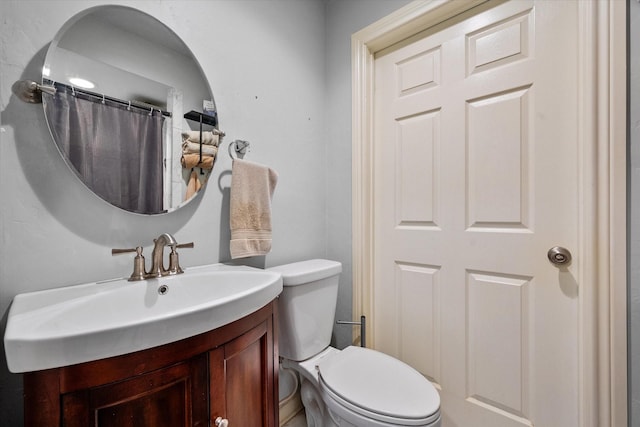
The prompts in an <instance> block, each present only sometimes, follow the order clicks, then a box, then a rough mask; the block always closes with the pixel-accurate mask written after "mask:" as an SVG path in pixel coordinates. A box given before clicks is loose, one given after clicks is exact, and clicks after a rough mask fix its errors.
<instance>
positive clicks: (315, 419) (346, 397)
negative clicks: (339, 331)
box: [269, 259, 441, 427]
mask: <svg viewBox="0 0 640 427" xmlns="http://www.w3.org/2000/svg"><path fill="white" fill-rule="evenodd" d="M269 270H272V271H277V272H279V273H281V274H282V281H283V285H284V288H283V291H282V294H281V295H280V298H279V303H278V305H279V307H278V308H279V310H278V311H279V316H280V319H279V323H280V335H279V337H278V339H279V349H280V357H281V358H282V365H283V368H289V369H294V370H295V371H297V372H298V373H299V374H300V379H301V388H300V394H301V398H302V403H303V405H304V407H305V412H306V414H307V425H308V427H333V426H354V427H365V426H387V427H389V426H422V427H425V426H429V427H440V424H441V420H440V396H439V394H438V392H437V391H436V389H435V387H434V386H433V385H432V384H431V383H430V382H429V381H428V380H427V379H426V378H424V377H423V376H422V375H421V374H420V373H419V372H418V371H416V370H415V369H413V368H411V367H410V366H409V365H407V364H405V363H403V362H401V361H399V360H397V359H394V358H393V357H391V356H388V355H386V354H383V353H380V352H378V351H375V350H370V349H366V348H361V347H347V348H345V349H344V350H342V351H340V350H338V349H335V348H333V347H330V346H329V343H330V341H331V332H332V329H333V321H334V316H335V308H336V301H337V295H338V277H339V275H340V272H341V271H342V265H341V264H340V263H338V262H335V261H327V260H322V259H315V260H310V261H302V262H297V263H293V264H287V265H281V266H278V267H273V268H270V269H269Z"/></svg>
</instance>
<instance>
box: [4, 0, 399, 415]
mask: <svg viewBox="0 0 640 427" xmlns="http://www.w3.org/2000/svg"><path fill="white" fill-rule="evenodd" d="M106 3H107V2H105V1H102V0H100V1H98V0H93V1H83V2H79V1H74V0H56V1H46V0H38V1H35V0H34V1H12V0H2V1H0V16H2V17H3V19H2V21H1V23H0V25H1V27H0V195H1V196H2V202H1V203H0V316H1V317H0V319H1V320H0V330H2V331H4V327H5V324H6V317H7V312H8V308H9V305H10V303H11V300H12V299H13V297H14V296H15V295H16V294H18V293H23V292H29V291H35V290H41V289H48V288H53V287H60V286H65V285H72V284H77V283H83V282H91V281H96V280H102V279H106V278H112V277H123V276H128V275H129V274H130V272H131V267H132V259H131V258H132V257H130V256H118V257H112V256H111V254H110V249H111V248H115V247H133V246H136V245H143V246H144V247H145V253H146V254H150V250H151V247H150V246H151V243H152V239H153V238H154V237H156V236H157V235H159V234H160V233H162V232H169V233H172V234H173V235H174V236H175V237H176V238H177V239H178V241H180V242H189V241H194V242H195V244H196V247H195V248H194V249H193V250H183V251H182V255H181V261H182V264H183V265H184V266H187V267H188V266H193V265H199V264H207V263H215V262H224V261H227V260H228V259H229V249H228V246H229V244H228V240H229V231H228V213H227V212H228V198H229V190H228V188H229V184H230V175H229V172H230V166H231V161H230V159H229V157H228V156H227V155H226V147H223V149H222V150H221V151H222V152H223V154H222V155H221V156H220V158H219V160H218V163H217V164H216V167H215V170H214V174H213V176H212V178H211V180H210V182H209V185H208V186H207V188H206V190H205V191H204V194H202V195H201V196H198V198H197V199H196V200H195V201H194V202H192V203H189V204H188V205H187V206H186V207H184V208H183V209H181V210H179V211H178V212H173V213H170V214H167V215H162V216H153V217H146V216H140V215H136V214H131V213H127V212H124V211H121V210H119V209H117V208H114V207H111V206H109V205H107V204H105V202H103V201H102V200H101V199H99V198H97V197H96V196H94V195H93V194H92V193H90V192H89V190H87V189H86V188H85V187H84V186H83V185H82V184H81V183H80V182H79V181H78V179H77V178H76V177H75V175H74V174H73V173H72V172H70V171H69V170H68V169H67V167H66V165H65V164H64V162H63V161H62V159H61V157H60V156H59V154H58V152H57V151H56V148H55V147H54V145H53V143H52V142H51V139H50V135H49V131H48V129H47V127H46V124H45V120H44V115H43V112H42V106H40V105H29V104H26V103H23V102H22V101H20V100H18V99H17V98H16V97H15V96H13V95H12V93H11V85H12V84H13V83H14V82H15V81H17V80H20V79H33V80H39V76H40V75H41V68H42V64H43V62H44V55H45V53H46V49H47V47H48V44H49V42H50V41H51V40H52V38H53V37H54V36H55V34H56V32H57V30H58V29H59V28H60V27H61V26H62V25H63V24H64V23H65V22H66V21H67V20H68V19H69V18H71V17H72V16H73V15H74V14H76V13H78V12H80V11H82V10H84V9H86V8H88V7H91V6H95V5H100V4H106ZM109 3H116V4H123V5H129V6H132V7H135V8H138V9H140V10H142V11H144V12H147V13H149V14H152V15H154V16H155V17H156V18H158V19H159V20H160V21H162V22H163V23H165V24H166V25H167V26H169V27H170V28H171V29H172V30H173V31H175V32H176V33H177V34H178V35H179V36H180V37H181V38H182V39H183V40H184V42H185V43H186V44H187V46H189V47H190V48H191V50H192V51H193V53H194V54H195V55H196V57H197V58H198V59H199V61H200V65H201V66H202V68H203V70H204V73H205V75H206V76H207V78H208V79H209V81H210V84H211V89H212V90H213V93H214V94H215V97H216V102H217V105H218V109H219V112H220V121H221V128H222V129H223V130H224V131H225V132H226V133H227V142H229V141H232V140H234V139H237V138H239V139H246V140H249V141H251V143H252V146H251V152H250V153H249V155H248V157H247V159H251V160H253V161H256V162H260V163H263V164H267V165H269V166H271V167H273V168H274V169H276V170H277V171H278V172H279V174H280V180H279V183H278V187H277V189H276V193H275V196H274V201H273V211H274V224H273V229H274V230H273V250H272V252H271V253H270V254H269V255H268V256H267V257H265V258H264V259H263V258H260V259H254V260H251V263H252V264H253V265H258V266H271V265H276V264H280V263H285V262H290V261H296V260H301V259H306V258H311V257H328V258H332V259H336V260H338V261H341V262H343V263H344V266H345V269H344V273H343V275H342V286H341V291H340V302H339V311H338V316H339V317H340V318H349V317H351V279H350V278H351V214H350V212H351V151H350V141H351V119H350V117H351V112H350V110H351V107H350V105H351V77H350V47H349V46H350V34H351V33H352V32H355V31H357V30H359V29H360V28H362V27H364V26H366V25H368V24H369V23H371V22H373V21H375V20H377V19H378V18H380V17H382V16H384V15H386V14H387V13H389V12H390V11H392V10H394V9H397V8H399V7H401V6H403V5H404V4H406V3H407V1H406V0H340V1H337V0H335V1H322V0H306V1H301V0H269V1H267V0H218V1H215V2H202V1H170V0H164V1H163V0H161V1H134V0H129V1H110V2H109ZM349 333H350V332H348V331H343V330H342V329H341V330H339V332H338V336H337V338H336V341H337V343H338V345H339V346H343V345H345V344H346V343H348V341H349V340H348V335H349ZM0 359H1V361H0V423H1V424H2V425H7V426H19V425H21V424H22V390H21V388H22V385H21V376H20V375H15V374H10V373H9V372H8V371H7V368H6V362H5V361H4V349H3V348H2V349H0Z"/></svg>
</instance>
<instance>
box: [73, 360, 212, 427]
mask: <svg viewBox="0 0 640 427" xmlns="http://www.w3.org/2000/svg"><path fill="white" fill-rule="evenodd" d="M206 394H207V358H206V354H203V355H201V356H197V357H194V358H192V359H190V360H187V361H185V362H181V363H177V364H175V365H172V366H169V367H167V368H163V369H158V370H156V371H153V372H149V373H147V374H144V375H139V376H136V377H133V378H131V379H127V380H124V381H119V382H116V383H112V384H108V385H104V386H100V387H94V388H90V389H86V390H81V391H78V392H74V393H69V394H66V395H64V396H63V397H62V407H63V414H62V415H63V426H65V427H85V426H87V427H88V426H95V427H112V426H113V427H178V426H184V427H187V426H188V427H191V426H194V427H195V426H202V427H205V426H207V425H208V423H207V421H208V420H207V418H208V414H207V401H206Z"/></svg>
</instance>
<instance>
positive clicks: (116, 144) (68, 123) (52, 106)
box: [43, 85, 164, 214]
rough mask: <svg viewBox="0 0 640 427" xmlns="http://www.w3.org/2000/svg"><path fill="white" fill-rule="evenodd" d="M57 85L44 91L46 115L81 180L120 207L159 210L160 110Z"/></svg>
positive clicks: (161, 164)
mask: <svg viewBox="0 0 640 427" xmlns="http://www.w3.org/2000/svg"><path fill="white" fill-rule="evenodd" d="M56 88H57V93H56V94H55V95H49V94H46V93H43V104H44V109H45V115H46V117H47V121H48V123H49V128H50V129H51V133H52V136H53V139H54V140H55V142H56V144H57V145H58V148H59V149H60V151H61V152H62V154H63V156H64V157H65V159H66V161H67V163H68V164H70V165H71V166H72V168H73V169H74V170H75V172H76V173H77V174H78V176H79V177H80V179H81V180H82V181H83V182H84V183H85V184H86V185H87V186H88V187H89V188H90V189H92V190H93V192H94V193H96V194H97V195H98V196H100V197H101V198H103V199H104V200H106V201H107V202H109V203H111V204H113V205H115V206H118V207H120V208H122V209H126V210H128V211H131V212H138V213H143V214H151V213H160V212H163V206H162V200H163V195H162V191H163V185H162V180H163V171H164V167H163V153H162V125H163V121H164V117H163V116H162V114H160V113H159V112H158V111H154V112H153V114H151V115H150V114H149V111H145V110H142V109H138V108H135V107H130V109H129V107H128V106H127V105H123V104H119V103H115V102H112V101H109V100H103V99H102V98H96V97H95V96H92V95H85V94H80V93H79V92H77V91H76V93H75V94H74V93H72V90H71V89H70V88H69V87H67V86H65V85H59V86H58V85H56Z"/></svg>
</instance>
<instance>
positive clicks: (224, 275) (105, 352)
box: [4, 264, 282, 372]
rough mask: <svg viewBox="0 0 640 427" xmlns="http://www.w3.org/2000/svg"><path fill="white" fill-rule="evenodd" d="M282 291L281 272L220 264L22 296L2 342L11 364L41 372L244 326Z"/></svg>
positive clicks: (20, 369)
mask: <svg viewBox="0 0 640 427" xmlns="http://www.w3.org/2000/svg"><path fill="white" fill-rule="evenodd" d="M165 287H166V293H164V294H162V292H161V291H162V290H163V289H164V288H165ZM280 292H282V278H281V277H280V274H279V273H275V272H272V271H265V270H260V269H256V268H251V267H243V266H227V265H222V264H214V265H207V266H201V267H191V268H188V269H185V273H184V274H180V275H177V276H168V277H163V278H160V279H149V280H144V281H138V282H128V281H127V280H126V279H119V280H112V281H106V282H96V283H87V284H82V285H76V286H69V287H64V288H58V289H51V290H46V291H39V292H30V293H24V294H20V295H17V296H16V297H15V298H14V300H13V303H12V305H11V309H10V310H9V316H8V320H7V329H6V331H5V335H4V345H5V352H6V356H7V365H8V367H9V370H10V371H11V372H30V371H38V370H42V369H49V368H57V367H61V366H68V365H73V364H76V363H82V362H88V361H91V360H98V359H103V358H105V357H111V356H117V355H120V354H126V353H131V352H134V351H138V350H144V349H147V348H151V347H155V346H158V345H162V344H167V343H170V342H174V341H178V340H181V339H183V338H188V337H191V336H194V335H198V334H200V333H203V332H207V331H210V330H212V329H215V328H218V327H220V326H223V325H226V324H228V323H231V322H233V321H234V320H238V319H240V318H242V317H244V316H246V315H248V314H251V313H253V312H254V311H256V310H258V309H259V308H261V307H263V306H264V305H266V304H267V303H268V302H270V301H271V300H273V299H274V298H275V297H276V296H278V295H279V294H280Z"/></svg>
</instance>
